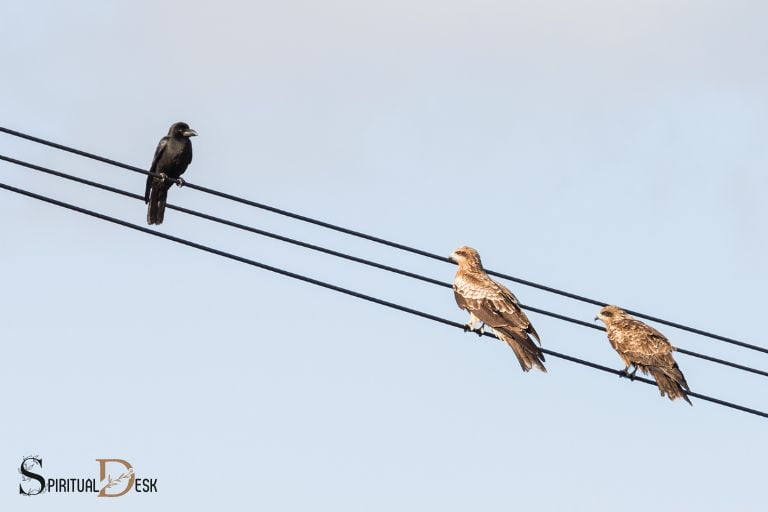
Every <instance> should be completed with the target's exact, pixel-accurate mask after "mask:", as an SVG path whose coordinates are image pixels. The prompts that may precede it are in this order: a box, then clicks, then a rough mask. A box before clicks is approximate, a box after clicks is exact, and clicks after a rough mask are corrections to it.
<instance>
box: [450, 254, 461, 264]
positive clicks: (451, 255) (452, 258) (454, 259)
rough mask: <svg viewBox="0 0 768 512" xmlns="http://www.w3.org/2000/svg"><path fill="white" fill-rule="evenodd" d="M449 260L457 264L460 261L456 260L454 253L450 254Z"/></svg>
mask: <svg viewBox="0 0 768 512" xmlns="http://www.w3.org/2000/svg"><path fill="white" fill-rule="evenodd" d="M448 261H450V262H451V263H456V264H458V263H459V262H458V261H456V258H454V257H453V253H451V254H449V255H448Z"/></svg>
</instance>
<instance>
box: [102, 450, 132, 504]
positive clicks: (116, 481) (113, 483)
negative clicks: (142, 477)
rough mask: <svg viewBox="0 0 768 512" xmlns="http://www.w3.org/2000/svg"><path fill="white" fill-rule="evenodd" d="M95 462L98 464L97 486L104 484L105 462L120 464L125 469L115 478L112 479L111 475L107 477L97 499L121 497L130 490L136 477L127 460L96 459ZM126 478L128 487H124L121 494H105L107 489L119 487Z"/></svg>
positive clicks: (105, 475) (105, 474)
mask: <svg viewBox="0 0 768 512" xmlns="http://www.w3.org/2000/svg"><path fill="white" fill-rule="evenodd" d="M96 461H97V462H98V463H99V485H101V484H102V483H103V482H104V478H105V477H107V462H117V463H119V464H122V465H123V466H124V467H125V472H123V473H122V474H121V475H120V476H118V477H117V478H112V475H109V476H108V478H107V483H106V484H104V487H102V488H101V491H99V498H117V497H118V496H122V495H123V494H125V493H127V492H128V491H130V490H131V488H132V487H133V484H134V482H135V481H136V475H135V474H134V472H133V466H131V464H130V463H129V462H128V461H127V460H123V459H96ZM129 477H130V478H129ZM126 478H127V479H128V485H126V486H125V489H123V490H122V491H121V492H119V493H117V494H109V493H108V492H107V490H108V489H111V488H113V487H119V486H120V485H122V482H123V481H124V480H125V479H126Z"/></svg>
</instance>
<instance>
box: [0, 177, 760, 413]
mask: <svg viewBox="0 0 768 512" xmlns="http://www.w3.org/2000/svg"><path fill="white" fill-rule="evenodd" d="M0 188H2V189H5V190H8V191H10V192H14V193H16V194H20V195H24V196H27V197H31V198H33V199H37V200H38V201H43V202H46V203H49V204H53V205H56V206H59V207H62V208H66V209H68V210H72V211H76V212H78V213H82V214H84V215H88V216H91V217H95V218H97V219H101V220H105V221H107V222H111V223H113V224H118V225H120V226H123V227H126V228H130V229H133V230H135V231H140V232H142V233H145V234H148V235H151V236H155V237H158V238H164V239H166V240H170V241H172V242H176V243H178V244H182V245H186V246H188V247H193V248H195V249H198V250H200V251H204V252H208V253H211V254H216V255H217V256H222V257H224V258H228V259H231V260H234V261H239V262H241V263H245V264H247V265H251V266H254V267H257V268H261V269H263V270H268V271H270V272H274V273H276V274H280V275H283V276H286V277H290V278H292V279H296V280H299V281H304V282H306V283H310V284H314V285H315V286H320V287H322V288H327V289H329V290H334V291H336V292H339V293H343V294H345V295H350V296H352V297H356V298H359V299H362V300H366V301H368V302H372V303H374V304H379V305H381V306H386V307H388V308H392V309H396V310H398V311H402V312H405V313H409V314H411V315H415V316H419V317H421V318H427V319H429V320H432V321H435V322H438V323H441V324H445V325H449V326H451V327H456V328H458V329H464V325H463V324H461V323H459V322H454V321H452V320H448V319H445V318H441V317H439V316H436V315H432V314H429V313H425V312H423V311H419V310H416V309H412V308H409V307H406V306H402V305H400V304H396V303H394V302H389V301H386V300H382V299H379V298H376V297H372V296H370V295H366V294H363V293H360V292H356V291H354V290H349V289H347V288H342V287H340V286H336V285H333V284H330V283H326V282H324V281H320V280H318V279H313V278H311V277H307V276H304V275H301V274H296V273H294V272H289V271H287V270H283V269H280V268H277V267H273V266H271V265H267V264H265V263H260V262H258V261H255V260H251V259H248V258H244V257H242V256H237V255H236V254H232V253H228V252H225V251H221V250H219V249H215V248H213V247H209V246H206V245H203V244H199V243H196V242H192V241H190V240H186V239H184V238H179V237H176V236H173V235H168V234H165V233H161V232H159V231H153V230H151V229H149V228H145V227H143V226H139V225H137V224H132V223H130V222H126V221H124V220H120V219H117V218H115V217H110V216H108V215H104V214H102V213H98V212H94V211H92V210H88V209H85V208H81V207H79V206H75V205H72V204H69V203H65V202H62V201H58V200H56V199H53V198H50V197H46V196H42V195H40V194H36V193H34V192H30V191H28V190H23V189H20V188H16V187H12V186H10V185H6V184H5V183H0ZM485 335H486V336H490V337H493V338H495V337H496V336H494V335H492V334H490V333H485ZM542 352H544V353H545V354H547V355H549V356H553V357H556V358H559V359H565V360H566V361H571V362H573V363H577V364H580V365H583V366H588V367H590V368H594V369H596V370H601V371H604V372H606V373H612V374H614V375H619V376H622V375H623V374H622V372H621V371H619V370H614V369H613V368H609V367H607V366H602V365H599V364H596V363H592V362H590V361H586V360H583V359H579V358H577V357H573V356H569V355H566V354H561V353H559V352H555V351H553V350H547V349H542ZM634 380H636V381H639V382H643V383H645V384H649V385H651V386H656V383H655V382H654V381H652V380H650V379H646V378H643V377H636V378H635V379H634ZM688 396H691V397H694V398H698V399H700V400H704V401H707V402H712V403H714V404H718V405H722V406H724V407H729V408H731V409H735V410H738V411H742V412H746V413H749V414H754V415H756V416H760V417H763V418H768V413H766V412H763V411H759V410H757V409H752V408H750V407H745V406H743V405H738V404H734V403H732V402H727V401H725V400H720V399H718V398H713V397H710V396H707V395H702V394H700V393H695V392H689V393H688Z"/></svg>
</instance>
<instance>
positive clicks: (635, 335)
mask: <svg viewBox="0 0 768 512" xmlns="http://www.w3.org/2000/svg"><path fill="white" fill-rule="evenodd" d="M611 331H612V332H611V333H610V334H611V335H610V336H609V339H610V341H611V344H612V345H613V347H614V348H615V349H616V350H617V351H618V352H619V353H620V354H622V355H624V356H625V357H626V358H627V359H629V360H630V361H632V362H633V363H637V364H642V365H646V366H658V367H661V368H664V367H667V368H671V367H673V366H675V361H674V359H673V358H672V352H673V351H674V350H675V349H674V347H672V345H671V344H670V343H669V340H667V338H666V336H664V335H663V334H661V333H660V332H659V331H657V330H656V329H654V328H653V327H651V326H650V325H646V324H644V323H643V322H640V321H639V320H635V319H634V318H627V319H623V320H621V321H620V322H616V323H615V324H614V326H613V328H612V329H611Z"/></svg>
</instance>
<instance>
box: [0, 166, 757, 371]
mask: <svg viewBox="0 0 768 512" xmlns="http://www.w3.org/2000/svg"><path fill="white" fill-rule="evenodd" d="M0 160H3V161H6V162H9V163H12V164H15V165H18V166H21V167H25V168H28V169H31V170H34V171H39V172H43V173H45V174H49V175H52V176H56V177H59V178H63V179H67V180H70V181H74V182H76V183H80V184H83V185H87V186H90V187H94V188H98V189H101V190H106V191H108V192H112V193H115V194H119V195H122V196H125V197H130V198H132V199H137V200H139V201H143V200H144V196H141V195H139V194H135V193H133V192H128V191H126V190H122V189H119V188H115V187H111V186H109V185H104V184H102V183H98V182H95V181H91V180H88V179H85V178H80V177H77V176H73V175H71V174H66V173H63V172H60V171H56V170H54V169H50V168H47V167H42V166H39V165H35V164H32V163H29V162H25V161H22V160H17V159H15V158H11V157H8V156H5V155H0ZM166 207H167V208H170V209H173V210H177V211H180V212H182V213H185V214H187V215H192V216H195V217H199V218H202V219H206V220H209V221H211V222H216V223H219V224H224V225H227V226H230V227H234V228H236V229H240V230H243V231H247V232H250V233H254V234H257V235H261V236H265V237H268V238H272V239H275V240H280V241H282V242H286V243H289V244H293V245H297V246H299V247H303V248H306V249H311V250H313V251H318V252H321V253H324V254H328V255H331V256H335V257H338V258H342V259H345V260H348V261H353V262H355V263H360V264H362V265H367V266H370V267H373V268H378V269H381V270H386V271H388V272H392V273H394V274H399V275H402V276H405V277H409V278H412V279H416V280H419V281H423V282H426V283H430V284H433V285H436V286H441V287H443V288H453V287H452V286H451V284H450V283H446V282H443V281H440V280H438V279H433V278H431V277H427V276H423V275H421V274H416V273H414V272H409V271H407V270H403V269H399V268H397V267H392V266H389V265H384V264H382V263H378V262H375V261H372V260H368V259H365V258H360V257H357V256H352V255H350V254H346V253H343V252H339V251H335V250H333V249H328V248H325V247H321V246H319V245H314V244H310V243H307V242H303V241H300V240H296V239H293V238H289V237H286V236H283V235H278V234H276V233H271V232H269V231H265V230H263V229H258V228H254V227H252V226H247V225H245V224H240V223H237V222H233V221H230V220H227V219H222V218H220V217H216V216H213V215H209V214H206V213H202V212H199V211H196V210H192V209H189V208H184V207H182V206H176V205H173V204H170V203H169V204H166ZM520 307H522V308H523V309H526V310H528V311H532V312H534V313H538V314H540V315H544V316H548V317H551V318H556V319H558V320H562V321H565V322H570V323H572V324H576V325H581V326H583V327H588V328H591V329H596V330H598V331H603V332H605V327H601V326H599V325H595V324H592V323H589V322H584V321H583V320H578V319H576V318H572V317H569V316H566V315H561V314H559V313H554V312H552V311H547V310H545V309H541V308H537V307H533V306H528V305H526V304H520ZM676 350H677V352H679V353H681V354H685V355H688V356H691V357H696V358H699V359H703V360H706V361H710V362H713V363H716V364H720V365H723V366H728V367H731V368H735V369H738V370H742V371H745V372H749V373H754V374H757V375H762V376H764V377H768V372H766V371H764V370H759V369H757V368H751V367H749V366H745V365H741V364H738V363H733V362H731V361H727V360H724V359H720V358H717V357H713V356H708V355H705V354H700V353H698V352H693V351H691V350H687V349H684V348H676Z"/></svg>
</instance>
